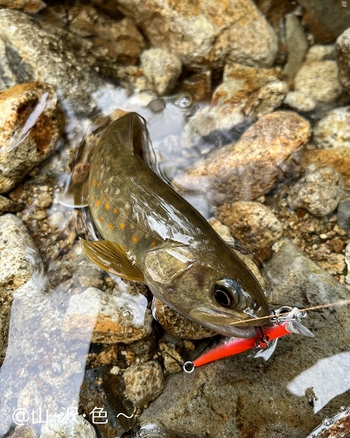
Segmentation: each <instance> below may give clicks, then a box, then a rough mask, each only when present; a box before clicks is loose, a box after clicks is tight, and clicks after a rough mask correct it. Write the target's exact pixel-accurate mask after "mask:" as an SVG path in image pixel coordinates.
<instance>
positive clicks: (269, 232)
mask: <svg viewBox="0 0 350 438" xmlns="http://www.w3.org/2000/svg"><path fill="white" fill-rule="evenodd" d="M216 215H217V218H218V219H219V220H220V221H221V222H222V223H223V224H225V225H227V226H228V227H229V228H230V231H231V233H232V235H233V237H234V238H235V239H237V240H238V241H239V242H240V243H242V244H243V245H244V246H246V247H247V248H248V249H250V250H252V251H254V250H257V249H260V248H264V247H266V246H271V245H272V244H273V243H274V242H276V241H277V240H278V239H280V237H281V236H282V224H281V223H280V221H279V220H278V219H277V218H276V216H275V215H274V214H273V213H272V211H271V210H269V209H268V208H267V207H265V206H264V205H262V204H260V203H258V202H247V201H237V202H234V203H232V204H224V205H222V206H221V207H219V208H218V209H217V213H216Z"/></svg>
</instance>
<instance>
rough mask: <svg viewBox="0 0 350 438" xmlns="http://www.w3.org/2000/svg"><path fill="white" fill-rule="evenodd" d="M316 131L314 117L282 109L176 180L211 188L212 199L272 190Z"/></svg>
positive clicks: (195, 189)
mask: <svg viewBox="0 0 350 438" xmlns="http://www.w3.org/2000/svg"><path fill="white" fill-rule="evenodd" d="M309 136H310V126H309V123H308V122H307V121H306V120H305V119H303V118H302V117H300V116H298V115H297V114H295V113H293V112H288V111H276V112H274V113H272V114H268V115H267V116H265V117H263V118H262V119H260V120H259V121H258V122H257V123H255V124H254V125H253V126H251V127H250V128H249V129H248V130H247V131H246V132H245V133H244V134H243V135H242V136H241V138H240V140H239V141H238V142H237V143H236V144H229V145H227V146H225V147H223V148H221V149H219V150H217V151H214V152H212V153H211V154H210V155H209V156H208V157H207V158H205V159H203V160H200V161H199V162H197V163H196V164H195V165H193V166H192V167H190V168H188V169H187V170H186V171H185V172H182V173H178V174H177V176H176V177H175V178H174V180H173V185H174V186H175V188H176V189H177V190H178V191H179V192H181V193H186V192H192V193H196V194H205V196H206V199H207V200H208V202H209V203H210V204H214V205H221V204H223V203H224V202H234V201H239V200H246V201H248V200H254V199H257V198H258V197H259V196H261V195H264V194H265V193H267V192H269V191H270V190H271V189H272V188H273V187H275V185H276V184H277V183H278V182H279V181H280V180H282V179H283V177H284V175H285V174H290V173H295V172H296V166H295V163H294V162H293V160H294V161H295V160H296V158H297V157H298V154H299V152H300V150H301V148H302V146H303V145H304V144H305V143H306V142H307V140H308V138H309Z"/></svg>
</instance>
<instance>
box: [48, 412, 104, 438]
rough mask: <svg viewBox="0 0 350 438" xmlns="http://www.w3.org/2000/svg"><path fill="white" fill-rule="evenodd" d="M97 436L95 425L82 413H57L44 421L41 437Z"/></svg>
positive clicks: (89, 437)
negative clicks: (81, 414) (68, 414)
mask: <svg viewBox="0 0 350 438" xmlns="http://www.w3.org/2000/svg"><path fill="white" fill-rule="evenodd" d="M61 437H64V438H68V437H72V438H96V437H97V435H96V432H95V429H94V428H93V426H92V425H91V424H90V423H89V422H88V421H86V420H85V418H83V417H82V416H80V415H70V416H67V414H66V413H63V414H61V415H57V416H55V417H52V418H50V419H49V421H48V422H46V423H44V424H43V426H42V428H41V434H40V438H61Z"/></svg>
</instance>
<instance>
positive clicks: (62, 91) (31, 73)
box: [0, 9, 106, 113]
mask: <svg viewBox="0 0 350 438" xmlns="http://www.w3.org/2000/svg"><path fill="white" fill-rule="evenodd" d="M0 41H3V42H4V43H5V45H6V50H5V52H3V51H1V44H0V55H1V54H2V55H4V56H2V57H1V58H0V64H1V65H2V70H3V69H5V71H9V72H11V73H12V75H14V76H15V78H16V81H17V83H21V82H29V81H34V80H38V81H42V82H45V83H48V84H50V85H51V86H52V87H54V88H55V90H56V92H57V93H58V94H59V96H60V97H62V98H64V99H66V103H67V104H68V105H69V106H70V107H71V108H72V109H73V110H74V111H76V112H78V113H89V112H91V111H92V110H93V109H95V108H96V102H95V100H94V99H93V98H92V94H93V92H94V91H96V90H97V89H98V88H99V87H101V86H103V85H104V86H106V84H105V83H104V82H103V81H102V80H101V79H99V78H98V77H97V75H96V74H95V73H94V72H92V71H91V68H90V66H89V65H88V64H87V63H86V62H85V61H84V60H83V59H78V58H77V56H76V55H75V54H74V52H73V50H71V49H70V47H69V43H68V42H67V39H64V38H62V35H61V36H57V35H55V28H54V27H53V26H51V27H50V29H48V30H45V29H44V28H43V27H42V26H41V25H40V24H39V22H38V21H37V20H34V19H32V18H31V17H29V16H27V15H26V14H24V13H22V12H19V11H14V10H9V9H1V10H0ZM0 77H1V81H2V83H3V84H4V85H5V88H8V85H7V78H6V77H5V76H3V75H2V74H0ZM12 80H13V78H12ZM0 83H1V82H0ZM11 83H13V82H11Z"/></svg>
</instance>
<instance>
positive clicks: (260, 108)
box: [185, 61, 288, 143]
mask: <svg viewBox="0 0 350 438" xmlns="http://www.w3.org/2000/svg"><path fill="white" fill-rule="evenodd" d="M287 91H288V86H287V84H286V82H284V81H281V80H280V79H279V73H278V72H277V71H276V70H274V69H262V68H253V67H246V66H243V65H240V64H237V63H234V62H230V61H228V62H226V64H225V68H224V78H223V83H222V84H221V85H219V86H218V87H217V88H216V90H215V91H214V94H213V98H212V102H211V104H210V106H209V107H204V108H203V109H201V110H199V111H198V112H197V113H196V114H195V115H194V117H193V118H192V119H191V120H190V121H189V123H188V124H187V125H186V127H185V132H186V134H187V137H188V139H189V140H190V141H191V142H192V143H196V142H198V140H199V139H200V138H201V137H205V136H209V135H210V133H211V132H213V131H217V130H218V131H225V130H230V129H232V128H234V127H236V126H238V125H240V124H243V123H247V122H251V121H252V120H254V119H256V118H260V117H262V116H264V115H266V114H268V113H270V112H272V111H273V110H274V109H276V108H278V107H279V106H280V105H281V103H282V101H283V99H284V97H285V95H286V93H287Z"/></svg>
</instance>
